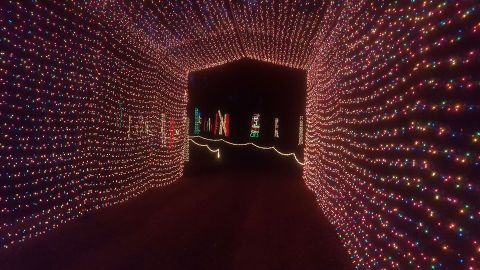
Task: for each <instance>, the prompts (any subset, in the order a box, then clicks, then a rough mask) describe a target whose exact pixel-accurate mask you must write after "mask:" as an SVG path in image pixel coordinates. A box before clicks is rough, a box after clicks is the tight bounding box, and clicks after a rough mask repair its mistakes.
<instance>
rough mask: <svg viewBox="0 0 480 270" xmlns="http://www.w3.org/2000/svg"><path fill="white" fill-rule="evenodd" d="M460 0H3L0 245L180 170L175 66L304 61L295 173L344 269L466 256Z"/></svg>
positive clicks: (475, 156)
mask: <svg viewBox="0 0 480 270" xmlns="http://www.w3.org/2000/svg"><path fill="white" fill-rule="evenodd" d="M479 8H480V6H479V4H478V2H477V1H473V0H472V1H468V0H467V1H415V0H411V1H365V0H359V1H348V0H344V1H318V0H292V1H280V0H208V1H207V0H189V1H149V0H146V1H133V0H131V1H113V0H88V1H60V0H52V1H35V0H32V1H3V2H2V3H1V4H0V16H1V17H0V18H1V19H0V243H1V244H2V246H4V247H10V246H12V245H14V244H17V243H18V242H23V241H25V240H27V239H31V238H33V237H36V236H38V235H41V234H45V233H47V232H48V231H50V230H52V229H54V228H57V227H59V226H61V225H62V224H64V223H67V222H69V221H71V220H74V219H76V218H78V217H80V216H82V215H84V214H85V213H87V212H90V211H93V210H95V209H99V208H104V207H108V206H111V205H115V204H118V203H121V202H124V201H126V200H128V199H130V198H133V197H136V196H138V195H140V194H142V193H143V192H145V191H147V190H149V189H151V188H161V187H162V186H166V185H168V184H170V183H172V182H174V181H176V180H177V179H179V178H180V176H181V175H182V173H183V161H184V159H185V152H184V147H185V141H186V140H188V137H187V134H186V133H187V132H186V130H187V129H186V123H187V115H186V103H187V99H188V96H187V78H188V73H189V72H191V71H195V70H200V69H204V68H208V67H211V66H215V65H221V64H223V63H227V62H231V61H234V60H237V59H241V58H245V57H248V58H252V59H257V60H261V61H267V62H272V63H275V64H279V65H285V66H289V67H294V68H300V69H304V70H306V71H307V72H308V87H307V105H306V106H307V108H306V112H307V117H306V139H305V161H304V162H305V165H304V176H303V178H304V181H305V182H306V184H307V185H308V186H309V188H310V189H311V190H312V191H313V192H314V193H315V195H316V198H317V201H318V204H319V206H320V207H321V209H322V211H323V213H324V215H325V216H326V217H327V218H328V220H329V221H330V222H331V223H332V224H333V226H335V228H336V231H337V234H338V236H339V239H341V241H342V243H343V245H344V246H345V248H346V250H347V251H348V253H349V255H350V257H351V260H352V263H353V265H354V266H355V267H356V268H358V269H427V268H428V269H479V268H480V262H479V260H480V242H479V241H480V238H479V237H480V231H479V230H478V228H479V227H480V222H479V221H480V208H479V207H480V201H479V200H480V196H479V195H480V187H479V184H480V183H479V181H480V178H479V177H480V169H479V168H480V120H479V119H480V113H479V110H480V102H479V101H480V71H479V70H480V49H479V48H478V44H480V19H479V18H480V15H479Z"/></svg>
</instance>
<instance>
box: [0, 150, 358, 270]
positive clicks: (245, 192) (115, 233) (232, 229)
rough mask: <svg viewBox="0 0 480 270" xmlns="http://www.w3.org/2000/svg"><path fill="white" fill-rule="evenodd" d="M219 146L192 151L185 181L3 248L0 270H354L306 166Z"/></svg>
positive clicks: (250, 151) (267, 155)
mask: <svg viewBox="0 0 480 270" xmlns="http://www.w3.org/2000/svg"><path fill="white" fill-rule="evenodd" d="M223 148H224V152H223V153H222V159H221V160H214V155H212V154H209V153H207V151H206V150H204V149H199V148H197V147H196V146H193V145H192V146H191V149H192V157H191V159H192V161H191V162H190V163H189V165H187V167H186V177H185V178H184V179H182V180H180V181H178V182H177V183H175V184H173V185H171V186H169V187H167V188H165V189H163V190H152V191H149V192H147V193H145V194H144V195H142V196H140V197H139V198H136V199H133V200H131V201H128V202H126V203H125V204H122V205H119V206H115V207H112V208H108V209H103V210H100V211H98V212H95V213H92V214H89V215H87V216H85V217H82V218H80V219H79V220H76V221H74V222H71V223H70V224H67V225H65V226H63V227H61V228H59V229H57V230H56V231H54V232H51V233H50V234H48V235H46V236H42V237H40V238H37V239H34V240H31V241H28V242H27V243H23V244H19V245H17V246H15V247H13V248H11V249H9V250H1V251H0V255H1V257H0V269H2V270H3V269H222V270H224V269H296V270H297V269H329V270H330V269H335V270H336V269H352V267H351V266H350V265H349V263H348V261H349V258H348V256H347V254H346V252H345V250H344V248H343V247H342V246H341V244H340V241H339V240H338V238H337V236H336V235H335V232H334V230H333V227H332V226H331V225H330V224H329V223H328V222H327V220H326V219H325V218H324V217H323V216H322V214H321V212H320V209H319V208H318V207H317V204H316V202H315V198H314V196H313V194H312V193H311V192H310V191H309V190H308V189H307V188H306V186H305V185H304V184H303V182H302V180H301V169H300V166H298V165H296V164H295V163H294V161H293V160H291V159H286V158H279V157H277V156H276V155H275V154H273V153H261V154H259V153H258V151H255V150H248V151H247V150H242V151H241V152H240V153H241V154H240V155H237V156H235V157H234V156H233V155H231V154H232V153H231V149H228V148H227V149H225V147H223ZM229 151H230V152H229ZM238 152H239V151H238V150H237V151H236V153H238ZM253 152H255V153H256V154H254V155H252V153H253ZM212 161H214V162H212Z"/></svg>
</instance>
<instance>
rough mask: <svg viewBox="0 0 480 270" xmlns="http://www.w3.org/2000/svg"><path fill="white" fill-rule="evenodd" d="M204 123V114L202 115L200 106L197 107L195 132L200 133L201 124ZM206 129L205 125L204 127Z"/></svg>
mask: <svg viewBox="0 0 480 270" xmlns="http://www.w3.org/2000/svg"><path fill="white" fill-rule="evenodd" d="M201 124H202V116H201V115H200V111H199V110H198V108H195V122H194V127H193V134H195V135H198V134H200V125H201ZM203 129H204V130H205V125H204V128H203Z"/></svg>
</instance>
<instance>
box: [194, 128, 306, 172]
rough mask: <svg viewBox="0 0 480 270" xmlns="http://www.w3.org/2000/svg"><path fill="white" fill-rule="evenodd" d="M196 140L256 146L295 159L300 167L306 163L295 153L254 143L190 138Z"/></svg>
mask: <svg viewBox="0 0 480 270" xmlns="http://www.w3.org/2000/svg"><path fill="white" fill-rule="evenodd" d="M192 138H193V139H194V138H198V139H202V140H206V141H210V142H223V143H226V144H229V145H233V146H254V147H256V148H258V149H261V150H274V151H275V152H276V153H277V154H279V155H281V156H286V157H293V158H295V161H296V162H297V163H298V164H299V165H302V166H303V165H305V163H304V162H302V161H300V160H299V159H298V157H297V155H296V154H295V153H284V152H281V151H279V150H278V149H277V148H275V147H274V146H260V145H257V144H255V143H252V142H248V143H233V142H230V141H227V140H224V139H210V138H205V137H202V136H198V135H197V136H190V139H192Z"/></svg>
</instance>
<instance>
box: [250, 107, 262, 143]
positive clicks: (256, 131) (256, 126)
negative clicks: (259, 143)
mask: <svg viewBox="0 0 480 270" xmlns="http://www.w3.org/2000/svg"><path fill="white" fill-rule="evenodd" d="M259 137H260V114H259V113H255V114H253V116H252V126H251V128H250V138H259Z"/></svg>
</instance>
